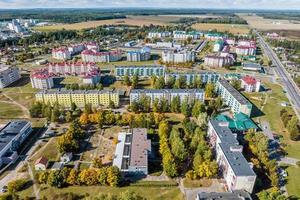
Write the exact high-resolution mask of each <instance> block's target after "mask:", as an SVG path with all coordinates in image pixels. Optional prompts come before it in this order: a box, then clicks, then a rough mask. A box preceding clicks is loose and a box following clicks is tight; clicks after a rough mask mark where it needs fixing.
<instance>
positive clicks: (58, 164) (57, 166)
mask: <svg viewBox="0 0 300 200" xmlns="http://www.w3.org/2000/svg"><path fill="white" fill-rule="evenodd" d="M63 168H64V163H62V162H55V163H54V164H53V165H52V167H51V170H53V171H55V170H62V169H63Z"/></svg>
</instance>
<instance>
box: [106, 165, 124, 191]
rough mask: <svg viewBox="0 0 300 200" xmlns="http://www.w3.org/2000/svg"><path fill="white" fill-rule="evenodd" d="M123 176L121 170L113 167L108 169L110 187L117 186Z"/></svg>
mask: <svg viewBox="0 0 300 200" xmlns="http://www.w3.org/2000/svg"><path fill="white" fill-rule="evenodd" d="M120 178H121V174H120V171H119V168H118V167H116V166H111V167H108V168H107V180H106V181H107V183H108V184H109V186H117V185H118V184H119V182H120Z"/></svg>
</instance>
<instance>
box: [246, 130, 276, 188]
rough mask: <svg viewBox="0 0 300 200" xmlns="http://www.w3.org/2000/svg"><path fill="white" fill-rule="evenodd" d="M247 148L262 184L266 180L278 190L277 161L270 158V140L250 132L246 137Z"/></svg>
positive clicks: (260, 134) (262, 135) (258, 133)
mask: <svg viewBox="0 0 300 200" xmlns="http://www.w3.org/2000/svg"><path fill="white" fill-rule="evenodd" d="M245 141H246V147H247V150H248V153H249V154H250V155H252V156H251V158H250V159H251V162H252V163H253V164H254V171H255V172H256V174H257V175H258V176H257V177H259V179H260V182H261V181H263V180H264V178H266V180H269V181H270V184H271V185H272V186H273V187H274V188H278V186H279V185H278V184H279V177H278V173H277V165H276V161H275V160H271V159H270V158H269V153H268V152H269V151H268V139H267V138H266V136H265V135H264V134H263V133H261V132H255V131H253V130H249V131H248V132H247V133H246V135H245Z"/></svg>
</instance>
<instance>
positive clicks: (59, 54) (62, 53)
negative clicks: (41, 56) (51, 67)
mask: <svg viewBox="0 0 300 200" xmlns="http://www.w3.org/2000/svg"><path fill="white" fill-rule="evenodd" d="M52 57H53V58H55V59H58V60H69V59H71V52H70V51H69V50H68V48H65V47H62V48H56V49H52Z"/></svg>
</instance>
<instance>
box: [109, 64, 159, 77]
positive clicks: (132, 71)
mask: <svg viewBox="0 0 300 200" xmlns="http://www.w3.org/2000/svg"><path fill="white" fill-rule="evenodd" d="M125 75H127V76H134V75H138V76H139V77H142V78H146V77H151V76H164V75H165V67H164V66H153V65H149V66H116V67H115V76H116V77H117V79H122V78H123V77H124V76H125Z"/></svg>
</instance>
